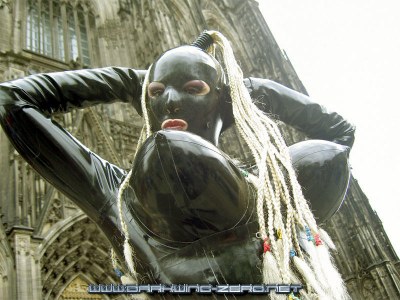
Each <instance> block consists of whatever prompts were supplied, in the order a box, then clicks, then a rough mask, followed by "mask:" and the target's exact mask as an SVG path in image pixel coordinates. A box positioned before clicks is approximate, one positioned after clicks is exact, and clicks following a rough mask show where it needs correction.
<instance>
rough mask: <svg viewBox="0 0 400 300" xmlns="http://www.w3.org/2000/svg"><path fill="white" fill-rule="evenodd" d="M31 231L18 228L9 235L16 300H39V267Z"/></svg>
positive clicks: (35, 244) (35, 245) (26, 228)
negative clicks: (12, 248)
mask: <svg viewBox="0 0 400 300" xmlns="http://www.w3.org/2000/svg"><path fill="white" fill-rule="evenodd" d="M32 231H33V230H32V229H31V228H28V227H25V228H24V227H20V228H15V229H13V231H12V233H11V239H12V241H13V244H14V253H15V272H16V278H17V298H16V299H17V300H32V299H40V291H41V284H40V282H41V280H40V266H39V262H38V261H36V260H35V258H34V253H35V249H36V247H37V243H36V242H35V241H34V240H32V237H31V234H32Z"/></svg>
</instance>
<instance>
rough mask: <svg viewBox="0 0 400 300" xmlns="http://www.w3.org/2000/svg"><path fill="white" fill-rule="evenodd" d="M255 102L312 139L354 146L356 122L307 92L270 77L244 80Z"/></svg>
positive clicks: (263, 109) (265, 110)
mask: <svg viewBox="0 0 400 300" xmlns="http://www.w3.org/2000/svg"><path fill="white" fill-rule="evenodd" d="M244 83H245V85H246V87H247V89H248V90H249V92H250V95H251V96H252V98H253V101H254V103H255V104H256V105H257V106H258V108H260V109H261V110H262V111H264V112H266V113H270V114H272V115H273V116H274V117H276V118H277V119H278V120H280V121H282V122H284V123H286V124H288V125H291V126H293V127H294V128H296V129H299V130H301V131H303V132H304V133H305V134H306V135H307V136H308V137H310V138H312V139H322V140H327V141H331V142H334V143H337V144H340V145H344V146H348V147H351V146H352V145H353V143H354V132H355V126H354V125H352V124H350V123H349V122H347V121H346V120H345V119H344V118H343V117H342V116H340V115H339V114H338V113H335V112H329V111H328V110H327V109H326V108H325V107H323V106H322V105H320V104H318V103H315V102H312V101H311V100H310V98H309V97H308V96H306V95H304V94H301V93H299V92H296V91H294V90H291V89H289V88H287V87H285V86H283V85H281V84H279V83H276V82H273V81H271V80H267V79H260V78H247V79H245V81H244Z"/></svg>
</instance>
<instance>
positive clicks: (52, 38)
mask: <svg viewBox="0 0 400 300" xmlns="http://www.w3.org/2000/svg"><path fill="white" fill-rule="evenodd" d="M82 2H83V1H82ZM86 3H87V1H84V2H83V3H81V2H80V1H70V2H68V1H59V0H28V1H27V8H26V11H27V18H26V43H25V46H26V49H27V50H30V51H33V52H36V53H38V54H42V55H45V56H49V57H52V58H55V59H58V60H62V61H64V62H70V61H74V62H78V63H79V64H80V65H81V66H89V65H90V63H91V44H90V36H91V34H93V32H94V30H93V29H94V28H92V27H94V24H95V21H94V14H93V12H92V10H91V9H90V7H88V6H87V4H86Z"/></svg>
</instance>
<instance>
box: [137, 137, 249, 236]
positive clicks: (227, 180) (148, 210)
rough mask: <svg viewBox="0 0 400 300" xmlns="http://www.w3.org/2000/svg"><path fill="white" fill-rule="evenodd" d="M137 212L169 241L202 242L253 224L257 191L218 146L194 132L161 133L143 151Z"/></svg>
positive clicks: (139, 156) (139, 160)
mask: <svg viewBox="0 0 400 300" xmlns="http://www.w3.org/2000/svg"><path fill="white" fill-rule="evenodd" d="M130 185H131V187H132V188H133V190H134V191H135V193H136V197H135V200H136V201H135V202H134V204H133V207H132V214H135V215H137V217H138V219H139V220H140V221H141V222H142V223H143V225H144V226H145V227H146V228H147V229H148V231H149V234H150V235H153V236H156V237H158V238H159V239H160V240H164V241H165V242H166V243H168V242H193V241H194V240H197V239H199V238H202V237H205V236H208V235H211V234H214V233H217V232H221V231H224V230H227V229H231V228H233V227H236V226H238V225H240V224H245V223H247V222H248V220H249V219H250V217H251V216H252V214H253V210H254V199H253V193H252V190H251V189H250V187H249V185H248V183H247V182H246V180H245V178H244V176H243V174H242V173H241V172H240V171H239V169H238V168H237V167H236V166H235V165H234V164H233V163H232V162H231V161H230V159H229V158H228V157H227V156H226V155H225V154H223V153H222V152H221V151H220V150H219V149H218V148H217V147H215V146H214V145H213V144H211V143H209V142H207V141H206V140H204V139H202V138H201V137H199V136H197V135H194V134H191V133H189V132H184V131H177V130H161V131H158V132H156V133H155V134H154V135H153V136H151V137H150V138H148V139H147V141H146V142H145V144H144V145H143V147H142V148H141V149H140V151H139V152H138V154H137V156H136V159H135V162H134V165H133V173H132V178H131V182H130Z"/></svg>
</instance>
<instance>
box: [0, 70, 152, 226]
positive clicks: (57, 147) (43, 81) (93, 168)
mask: <svg viewBox="0 0 400 300" xmlns="http://www.w3.org/2000/svg"><path fill="white" fill-rule="evenodd" d="M143 74H144V72H142V71H134V70H131V69H124V68H111V67H110V68H101V69H92V70H79V71H67V72H59V73H49V74H39V75H33V76H29V77H26V78H24V79H18V80H15V81H11V82H5V83H2V84H1V85H0V122H1V125H2V127H3V129H4V131H5V132H6V134H7V135H8V137H9V138H10V140H11V142H12V144H13V145H14V147H15V148H16V149H17V150H18V152H19V153H20V154H21V155H22V156H23V157H24V159H25V160H26V161H27V162H28V163H29V164H30V165H31V166H32V167H33V168H34V169H35V170H36V171H37V172H38V173H39V174H40V175H42V176H43V177H44V178H45V179H46V180H47V181H49V182H50V183H51V184H53V185H54V186H55V187H56V188H57V189H59V190H60V191H62V192H63V193H64V194H66V195H67V196H68V197H70V198H71V199H72V200H73V201H75V203H77V205H79V206H80V207H81V208H82V209H83V210H84V211H85V212H86V213H87V214H88V215H89V216H90V217H91V218H92V219H94V220H95V221H96V220H97V219H98V218H99V211H100V210H101V208H102V207H103V206H104V205H106V204H107V202H108V201H110V200H111V199H112V198H115V193H116V189H117V188H118V186H119V184H120V181H121V179H122V178H123V177H124V175H125V172H124V171H123V170H122V169H120V168H118V167H116V166H114V165H112V164H110V163H108V162H107V161H105V160H103V159H101V158H100V157H99V156H97V155H96V154H94V153H93V152H91V151H90V150H89V149H87V148H86V147H85V146H84V145H82V144H81V143H80V142H79V141H78V140H76V139H75V138H74V137H72V136H71V135H70V134H69V133H68V132H66V131H65V130H64V129H63V128H61V127H60V126H59V125H58V124H57V123H56V122H54V121H52V120H51V119H50V118H49V116H50V114H51V113H53V112H67V111H68V110H69V109H71V108H84V107H88V106H91V105H95V104H98V103H111V102H114V101H117V100H120V101H124V102H131V103H132V104H133V105H134V106H135V107H139V102H140V100H139V99H140V93H141V78H142V77H143Z"/></svg>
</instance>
